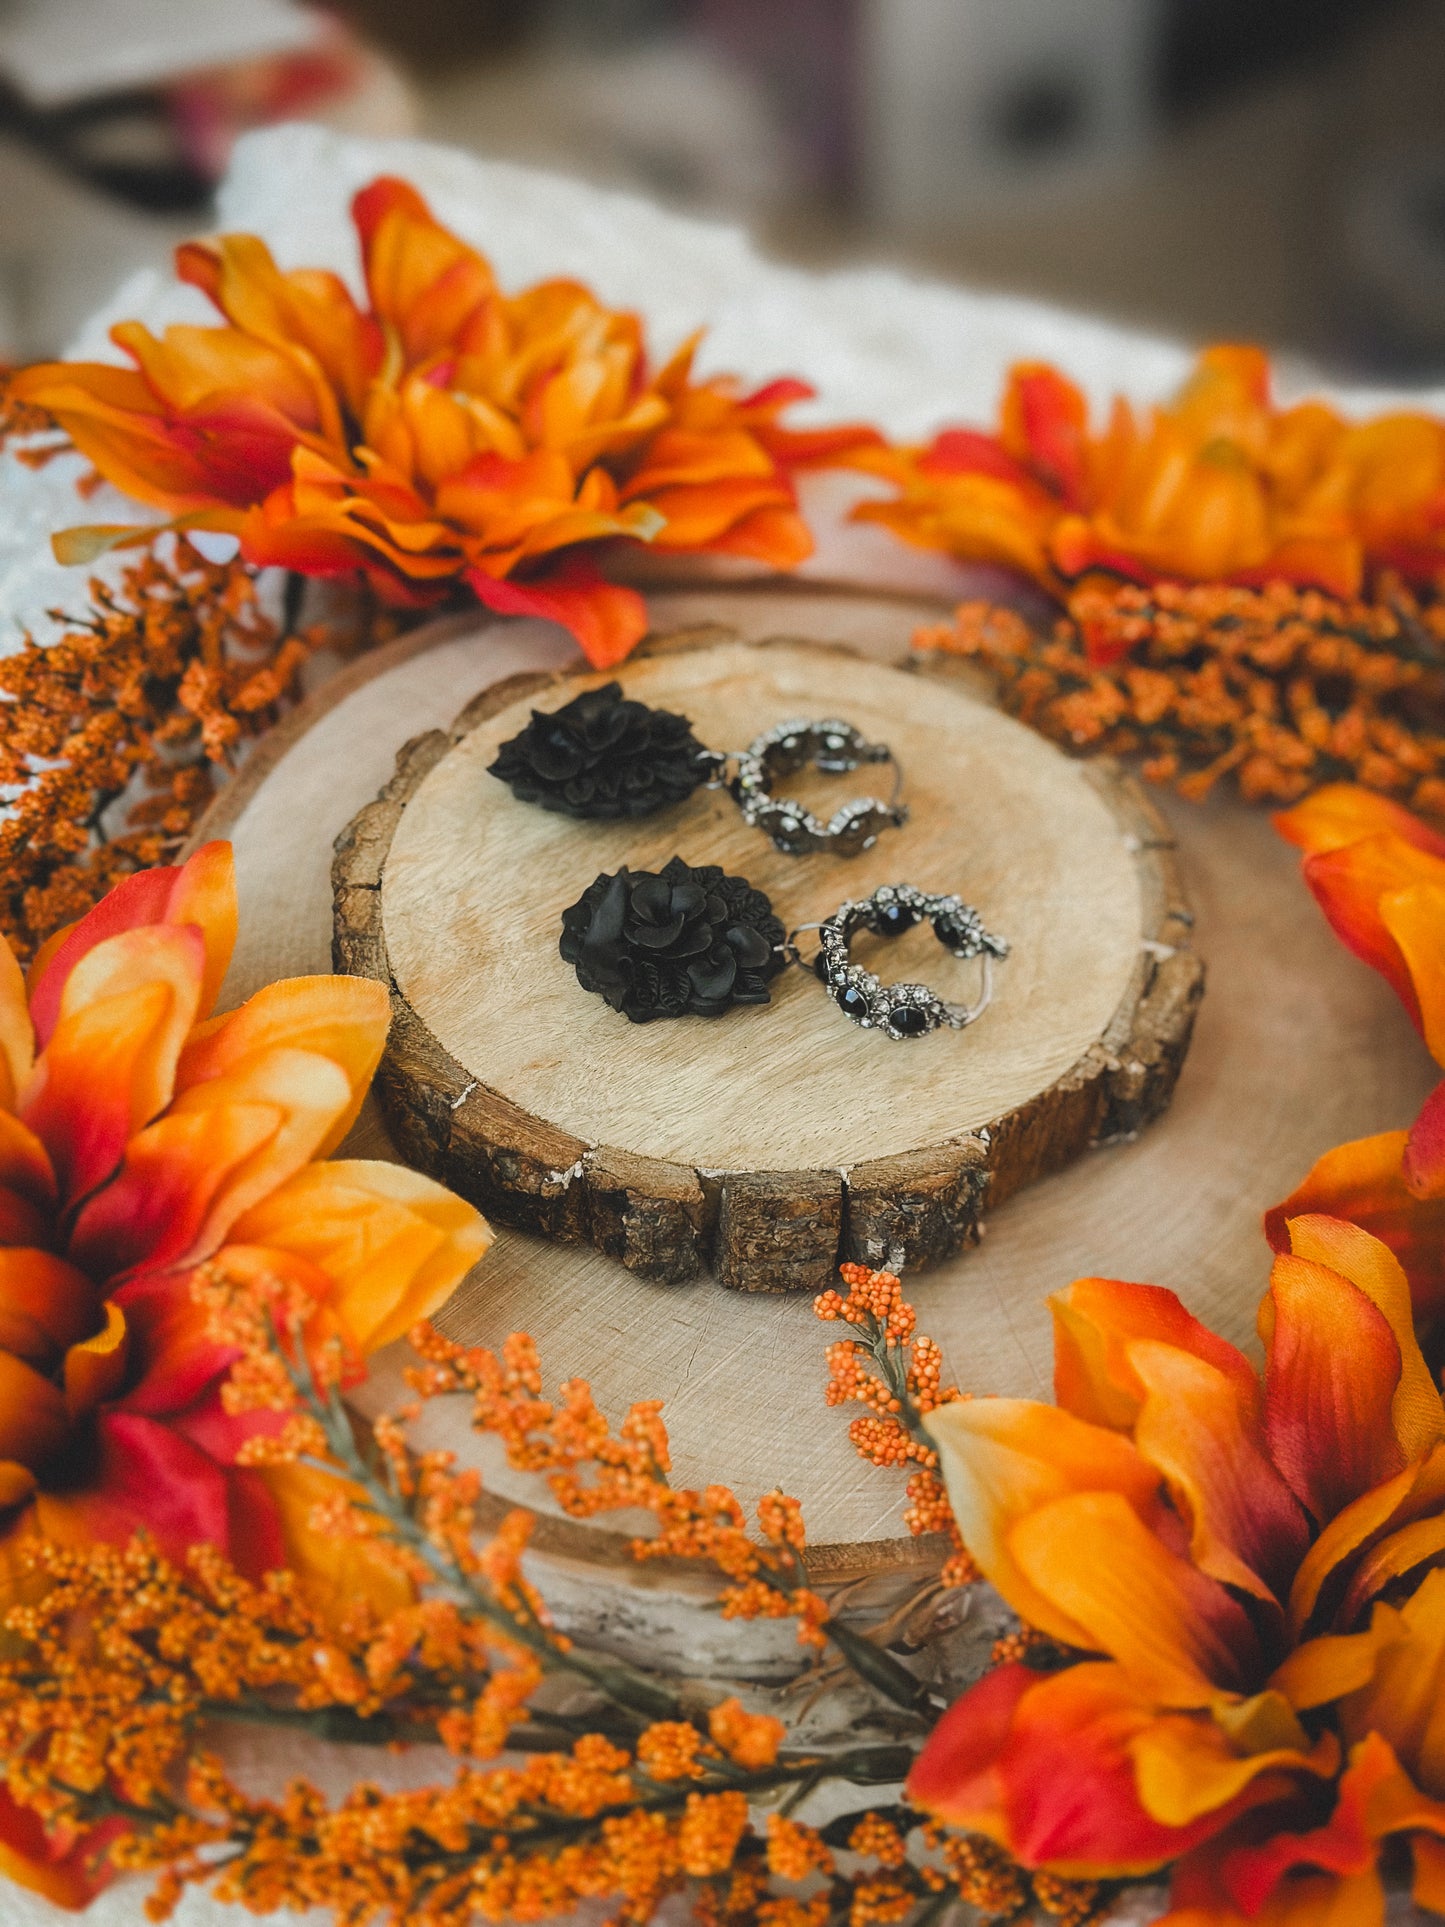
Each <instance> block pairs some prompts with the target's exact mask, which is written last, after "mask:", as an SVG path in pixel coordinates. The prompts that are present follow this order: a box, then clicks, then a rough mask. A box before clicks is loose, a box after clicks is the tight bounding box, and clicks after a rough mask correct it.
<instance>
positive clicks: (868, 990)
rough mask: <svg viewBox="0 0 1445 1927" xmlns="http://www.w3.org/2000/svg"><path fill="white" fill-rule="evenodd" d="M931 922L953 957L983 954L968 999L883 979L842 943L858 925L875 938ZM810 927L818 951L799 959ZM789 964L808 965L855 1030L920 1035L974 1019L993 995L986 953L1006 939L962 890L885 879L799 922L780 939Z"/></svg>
mask: <svg viewBox="0 0 1445 1927" xmlns="http://www.w3.org/2000/svg"><path fill="white" fill-rule="evenodd" d="M925 921H926V922H928V923H931V924H932V925H933V934H934V936H935V937H937V939H938V941H939V942H940V943H941V944H942V945H943V947H944V949H945V950H950V951H952V953H953V955H954V956H955V957H960V958H963V959H968V958H971V957H981V958H982V959H983V984H982V988H981V990H980V992H979V996H978V1001H977V1002H976V1003H973V1004H950V1003H945V1001H944V1000H943V998H942V997H940V996H939V995H938V993H937V991H935V990H932V989H930V987H929V986H928V985H927V984H885V983H884V982H883V981H882V980H881V978H879V977H878V976H877V975H876V974H875V973H874V972H873V971H871V970H865V969H864V968H863V966H862V965H861V964H855V963H854V962H853V961H852V959H851V957H850V956H849V954H848V949H849V945H850V944H851V943H852V941H853V939H854V937H856V936H857V934H858V932H859V931H860V930H868V931H871V932H872V933H873V935H874V936H877V937H901V936H902V935H903V932H904V931H905V930H911V929H912V928H913V926H914V925H915V924H916V923H923V922H925ZM804 930H816V931H817V932H818V954H817V955H816V956H815V957H814V958H812V959H811V961H810V962H805V961H804V959H803V957H802V955H801V954H800V952H799V950H798V945H797V938H798V937H799V936H800V935H801V934H802V932H803V931H804ZM785 951H786V955H787V959H788V961H789V962H790V963H796V964H801V965H802V966H803V968H804V969H811V970H812V971H813V972H814V974H815V975H816V976H817V978H818V979H819V981H820V982H821V983H822V985H823V986H824V988H825V989H826V990H827V992H828V994H829V995H830V996H831V997H832V999H833V1002H834V1003H835V1004H836V1005H837V1006H838V1008H839V1009H840V1010H841V1011H842V1013H843V1015H844V1016H845V1017H851V1018H852V1020H853V1022H854V1023H855V1024H857V1025H858V1026H859V1027H860V1028H861V1029H863V1030H878V1031H882V1033H883V1035H884V1036H885V1037H892V1038H894V1039H895V1040H899V1039H902V1038H904V1037H923V1036H926V1035H927V1033H928V1032H929V1031H931V1030H941V1029H944V1028H945V1027H946V1028H947V1029H949V1030H965V1029H967V1027H968V1026H969V1025H970V1024H973V1023H976V1022H977V1021H978V1019H979V1018H980V1017H982V1015H983V1013H984V1012H985V1011H986V1010H987V1009H988V1006H989V1003H990V1002H991V1000H992V998H993V960H994V958H995V957H998V958H1003V957H1006V956H1007V955H1008V953H1009V946H1008V941H1007V939H1006V938H1004V937H998V936H995V935H994V934H993V932H992V931H991V930H986V929H985V928H984V925H983V919H982V917H980V916H979V914H978V912H977V910H975V909H974V908H973V906H972V905H971V904H967V903H965V902H964V901H963V899H962V897H955V896H937V895H935V894H933V893H932V892H931V891H928V890H918V889H915V888H914V886H913V885H912V884H911V883H885V884H882V885H880V886H879V888H878V889H876V890H875V891H874V892H873V894H872V896H869V897H863V898H861V899H860V900H859V901H857V902H855V903H843V904H840V905H839V906H838V908H837V909H836V910H835V911H834V912H833V914H832V916H831V917H825V918H824V919H823V921H822V922H821V923H805V924H800V925H799V927H798V929H796V930H794V931H791V932H790V933H789V936H788V941H787V944H786V946H785Z"/></svg>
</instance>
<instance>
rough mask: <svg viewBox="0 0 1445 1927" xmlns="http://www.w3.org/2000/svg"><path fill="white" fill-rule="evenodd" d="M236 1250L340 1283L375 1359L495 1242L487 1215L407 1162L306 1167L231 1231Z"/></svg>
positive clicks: (339, 1300) (335, 1306)
mask: <svg viewBox="0 0 1445 1927" xmlns="http://www.w3.org/2000/svg"><path fill="white" fill-rule="evenodd" d="M230 1237H231V1239H232V1241H233V1242H234V1243H237V1244H244V1245H263V1246H267V1247H269V1248H272V1249H276V1250H282V1251H286V1252H290V1253H293V1254H295V1255H296V1256H299V1257H303V1258H305V1259H307V1260H308V1261H309V1262H310V1263H312V1264H314V1265H315V1266H316V1267H317V1268H318V1269H319V1270H320V1271H322V1272H324V1273H325V1274H326V1275H327V1277H328V1278H330V1279H331V1280H332V1281H333V1283H334V1287H335V1290H334V1295H333V1296H332V1298H331V1299H330V1305H331V1309H332V1311H333V1313H334V1314H335V1316H336V1318H337V1319H338V1320H339V1322H340V1324H341V1326H342V1329H343V1332H344V1334H345V1336H346V1337H347V1339H348V1341H349V1343H350V1344H351V1345H353V1346H354V1347H355V1348H356V1349H357V1350H358V1351H361V1352H372V1351H376V1350H378V1349H379V1348H380V1347H381V1346H382V1345H387V1344H390V1343H391V1341H392V1340H393V1339H396V1338H401V1337H403V1336H404V1335H405V1334H406V1332H407V1331H408V1330H409V1329H410V1328H411V1326H412V1325H414V1324H415V1323H416V1321H417V1320H418V1319H419V1318H429V1317H430V1316H431V1315H432V1313H433V1312H434V1311H436V1310H437V1309H438V1307H439V1306H441V1305H442V1304H444V1303H445V1302H446V1300H447V1299H448V1298H449V1297H450V1296H451V1294H452V1292H453V1291H454V1290H455V1289H456V1287H457V1285H458V1284H460V1283H461V1281H462V1279H463V1278H464V1277H465V1276H466V1275H467V1273H468V1272H469V1271H470V1270H471V1268H472V1266H473V1265H475V1264H476V1263H477V1261H478V1260H479V1259H480V1258H481V1257H482V1256H483V1254H484V1253H485V1252H486V1250H487V1247H488V1246H489V1245H490V1244H491V1241H492V1233H491V1228H490V1226H489V1225H488V1224H487V1221H486V1219H485V1218H483V1217H482V1216H481V1214H480V1213H479V1212H477V1211H474V1210H473V1209H472V1207H471V1206H470V1205H469V1204H466V1203H464V1202H463V1200H462V1199H461V1198H458V1197H456V1196H455V1195H454V1194H453V1193H452V1192H450V1191H448V1190H446V1189H445V1187H444V1186H442V1185H440V1184H436V1183H434V1182H433V1181H432V1180H431V1179H430V1178H426V1177H423V1176H422V1175H421V1173H420V1172H417V1171H410V1170H408V1169H406V1167H405V1166H403V1165H399V1164H385V1163H381V1162H379V1161H377V1162H372V1161H364V1160H360V1159H350V1160H347V1159H339V1160H338V1159H333V1160H331V1161H330V1162H327V1163H324V1164H311V1165H307V1166H306V1168H305V1169H304V1170H301V1171H298V1172H297V1173H296V1175H295V1176H294V1177H292V1178H289V1179H288V1180H287V1181H286V1183H285V1184H283V1185H281V1186H280V1187H279V1188H278V1189H277V1190H275V1191H273V1192H272V1193H271V1195H270V1196H269V1197H267V1198H265V1199H263V1200H262V1201H261V1202H260V1203H259V1204H257V1205H254V1206H253V1207H252V1208H251V1209H250V1210H249V1211H247V1212H245V1213H244V1214H243V1216H241V1217H240V1218H238V1219H237V1220H236V1222H235V1223H234V1224H233V1225H232V1227H231V1232H230Z"/></svg>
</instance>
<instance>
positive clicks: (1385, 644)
mask: <svg viewBox="0 0 1445 1927" xmlns="http://www.w3.org/2000/svg"><path fill="white" fill-rule="evenodd" d="M914 640H915V645H916V646H917V647H918V648H920V649H925V650H933V651H940V652H943V653H947V654H950V655H956V656H963V657H966V658H969V659H971V660H972V661H975V662H977V663H979V664H981V665H982V666H983V667H984V668H985V669H987V670H988V671H989V672H990V673H991V675H992V676H993V678H994V681H995V683H996V685H997V687H998V690H999V694H1000V697H1001V699H1002V701H1003V703H1004V704H1005V706H1006V707H1007V708H1008V709H1009V710H1010V711H1011V713H1012V714H1014V715H1016V716H1018V717H1020V718H1021V720H1023V721H1024V722H1026V723H1029V724H1030V725H1031V726H1032V727H1033V728H1035V729H1038V730H1041V731H1042V732H1043V734H1044V735H1046V736H1050V737H1052V738H1053V739H1054V740H1055V741H1056V742H1059V743H1062V744H1063V745H1064V746H1065V747H1066V748H1068V749H1073V750H1077V751H1081V752H1083V753H1086V754H1090V755H1118V756H1130V757H1137V758H1139V759H1140V762H1141V767H1142V769H1143V773H1144V775H1145V776H1147V777H1148V778H1149V779H1150V780H1151V781H1153V782H1157V783H1169V784H1172V785H1173V786H1174V787H1175V788H1176V789H1178V790H1179V792H1180V793H1181V794H1182V795H1184V796H1186V797H1190V798H1192V799H1194V800H1196V801H1198V800H1201V799H1202V798H1203V797H1205V796H1206V795H1208V793H1209V792H1210V790H1212V789H1213V788H1214V786H1215V785H1216V784H1217V783H1219V782H1220V781H1221V780H1228V781H1229V782H1231V783H1233V785H1234V786H1235V787H1236V788H1237V790H1238V792H1239V794H1240V795H1241V796H1242V797H1243V798H1244V799H1245V801H1246V802H1252V803H1254V802H1269V803H1274V802H1286V803H1289V802H1294V801H1295V800H1296V799H1297V798H1299V797H1301V796H1303V795H1305V794H1306V793H1307V792H1308V791H1310V790H1312V789H1315V788H1317V787H1318V786H1319V785H1320V784H1321V783H1328V782H1338V781H1346V782H1355V783H1362V784H1364V785H1365V786H1366V787H1367V788H1369V789H1374V790H1380V791H1383V792H1384V793H1385V794H1386V795H1389V796H1394V797H1398V798H1399V800H1400V801H1401V802H1404V803H1408V804H1409V805H1410V807H1411V808H1412V809H1415V810H1418V811H1421V812H1422V813H1423V814H1425V815H1427V816H1435V817H1439V816H1441V815H1445V596H1441V595H1438V594H1437V595H1434V596H1431V595H1428V594H1426V593H1425V592H1424V591H1412V590H1411V589H1409V588H1407V587H1406V586H1405V585H1404V584H1403V583H1402V582H1400V581H1399V580H1398V579H1395V578H1392V577H1390V576H1388V575H1386V576H1384V577H1383V578H1382V579H1381V581H1380V583H1379V584H1378V585H1377V587H1376V590H1375V592H1374V594H1373V596H1372V598H1371V600H1369V601H1367V602H1365V601H1358V602H1344V601H1339V600H1337V599H1335V598H1333V597H1330V596H1326V595H1323V594H1321V593H1319V592H1318V591H1317V590H1312V589H1294V588H1291V587H1289V586H1288V585H1287V584H1285V583H1282V582H1272V583H1269V584H1268V585H1266V586H1265V587H1264V588H1260V589H1243V588H1231V587H1227V586H1225V585H1222V584H1216V583H1211V584H1202V585H1194V586H1188V585H1182V584H1170V583H1159V584H1157V585H1155V586H1154V587H1152V588H1147V589H1145V588H1139V587H1136V586H1134V585H1132V584H1114V585H1112V586H1108V587H1100V586H1097V584H1095V585H1094V586H1088V587H1082V588H1079V589H1077V590H1075V591H1074V592H1073V594H1072V595H1071V596H1070V599H1069V603H1068V613H1067V614H1066V615H1065V616H1063V617H1061V618H1060V619H1059V620H1058V621H1057V622H1056V623H1055V624H1054V626H1053V628H1052V631H1051V632H1050V633H1048V634H1040V633H1039V632H1038V631H1037V630H1035V629H1034V628H1032V627H1031V626H1030V625H1029V624H1028V623H1027V622H1025V621H1024V619H1023V617H1022V616H1020V615H1018V614H1017V613H1015V612H1014V611H1013V610H1010V609H1006V608H1001V607H998V606H996V605H994V604H991V603H987V602H965V603H962V604H961V605H960V606H959V608H958V609H957V610H956V611H955V612H954V619H953V622H952V623H951V624H945V625H942V626H936V627H933V626H931V627H928V628H924V629H921V630H920V631H919V632H918V634H917V636H916V637H915V639H914Z"/></svg>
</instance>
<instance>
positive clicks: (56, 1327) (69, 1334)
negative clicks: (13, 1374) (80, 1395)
mask: <svg viewBox="0 0 1445 1927" xmlns="http://www.w3.org/2000/svg"><path fill="white" fill-rule="evenodd" d="M95 1319H96V1291H95V1286H94V1285H93V1284H92V1283H91V1282H90V1279H89V1278H87V1277H86V1275H85V1273H84V1272H83V1271H79V1270H77V1269H76V1267H75V1266H74V1265H72V1264H67V1263H66V1261H65V1259H64V1258H57V1257H56V1256H55V1254H54V1253H53V1252H50V1251H35V1250H27V1249H25V1248H24V1247H23V1246H11V1247H9V1248H8V1249H5V1250H0V1348H3V1349H4V1350H5V1351H7V1352H14V1353H15V1355H16V1356H17V1357H18V1358H24V1359H28V1360H29V1361H30V1362H31V1363H32V1364H34V1365H38V1366H39V1367H40V1368H41V1369H42V1370H48V1369H49V1367H50V1366H51V1365H53V1364H54V1363H55V1362H56V1361H57V1360H58V1359H59V1357H60V1354H61V1353H62V1352H63V1351H65V1350H66V1348H67V1347H68V1346H70V1345H74V1344H77V1343H78V1342H79V1341H80V1340H81V1339H83V1338H84V1337H85V1336H86V1335H87V1334H88V1333H89V1332H91V1331H93V1330H94V1329H95Z"/></svg>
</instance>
